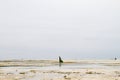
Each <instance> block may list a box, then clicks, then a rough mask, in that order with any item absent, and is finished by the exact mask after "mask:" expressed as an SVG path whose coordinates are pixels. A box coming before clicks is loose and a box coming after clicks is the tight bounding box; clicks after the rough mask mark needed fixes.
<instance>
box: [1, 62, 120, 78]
mask: <svg viewBox="0 0 120 80" xmlns="http://www.w3.org/2000/svg"><path fill="white" fill-rule="evenodd" d="M0 80H120V60H116V61H115V60H65V61H64V63H63V64H62V66H61V67H59V66H58V61H56V60H6V61H0Z"/></svg>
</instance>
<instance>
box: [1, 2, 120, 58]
mask: <svg viewBox="0 0 120 80" xmlns="http://www.w3.org/2000/svg"><path fill="white" fill-rule="evenodd" d="M58 56H62V57H63V58H65V59H85V58H93V59H94V58H108V59H109V58H114V57H120V0H0V59H56V58H57V57H58Z"/></svg>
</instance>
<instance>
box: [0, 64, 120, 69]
mask: <svg viewBox="0 0 120 80" xmlns="http://www.w3.org/2000/svg"><path fill="white" fill-rule="evenodd" d="M7 68H9V69H13V68H17V69H42V70H44V69H45V70H47V69H49V70H52V69H60V68H61V69H87V68H116V69H120V66H114V65H113V66H106V65H103V64H78V63H72V64H62V66H61V67H59V65H53V66H42V67H36V66H29V67H28V66H27V67H24V66H23V67H22V66H20V67H19V66H18V67H16V66H15V67H14V66H9V67H0V69H7Z"/></svg>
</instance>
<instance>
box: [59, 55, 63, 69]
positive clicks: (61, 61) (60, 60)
mask: <svg viewBox="0 0 120 80" xmlns="http://www.w3.org/2000/svg"><path fill="white" fill-rule="evenodd" d="M62 63H63V60H62V59H61V57H60V56H59V67H61V64H62Z"/></svg>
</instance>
